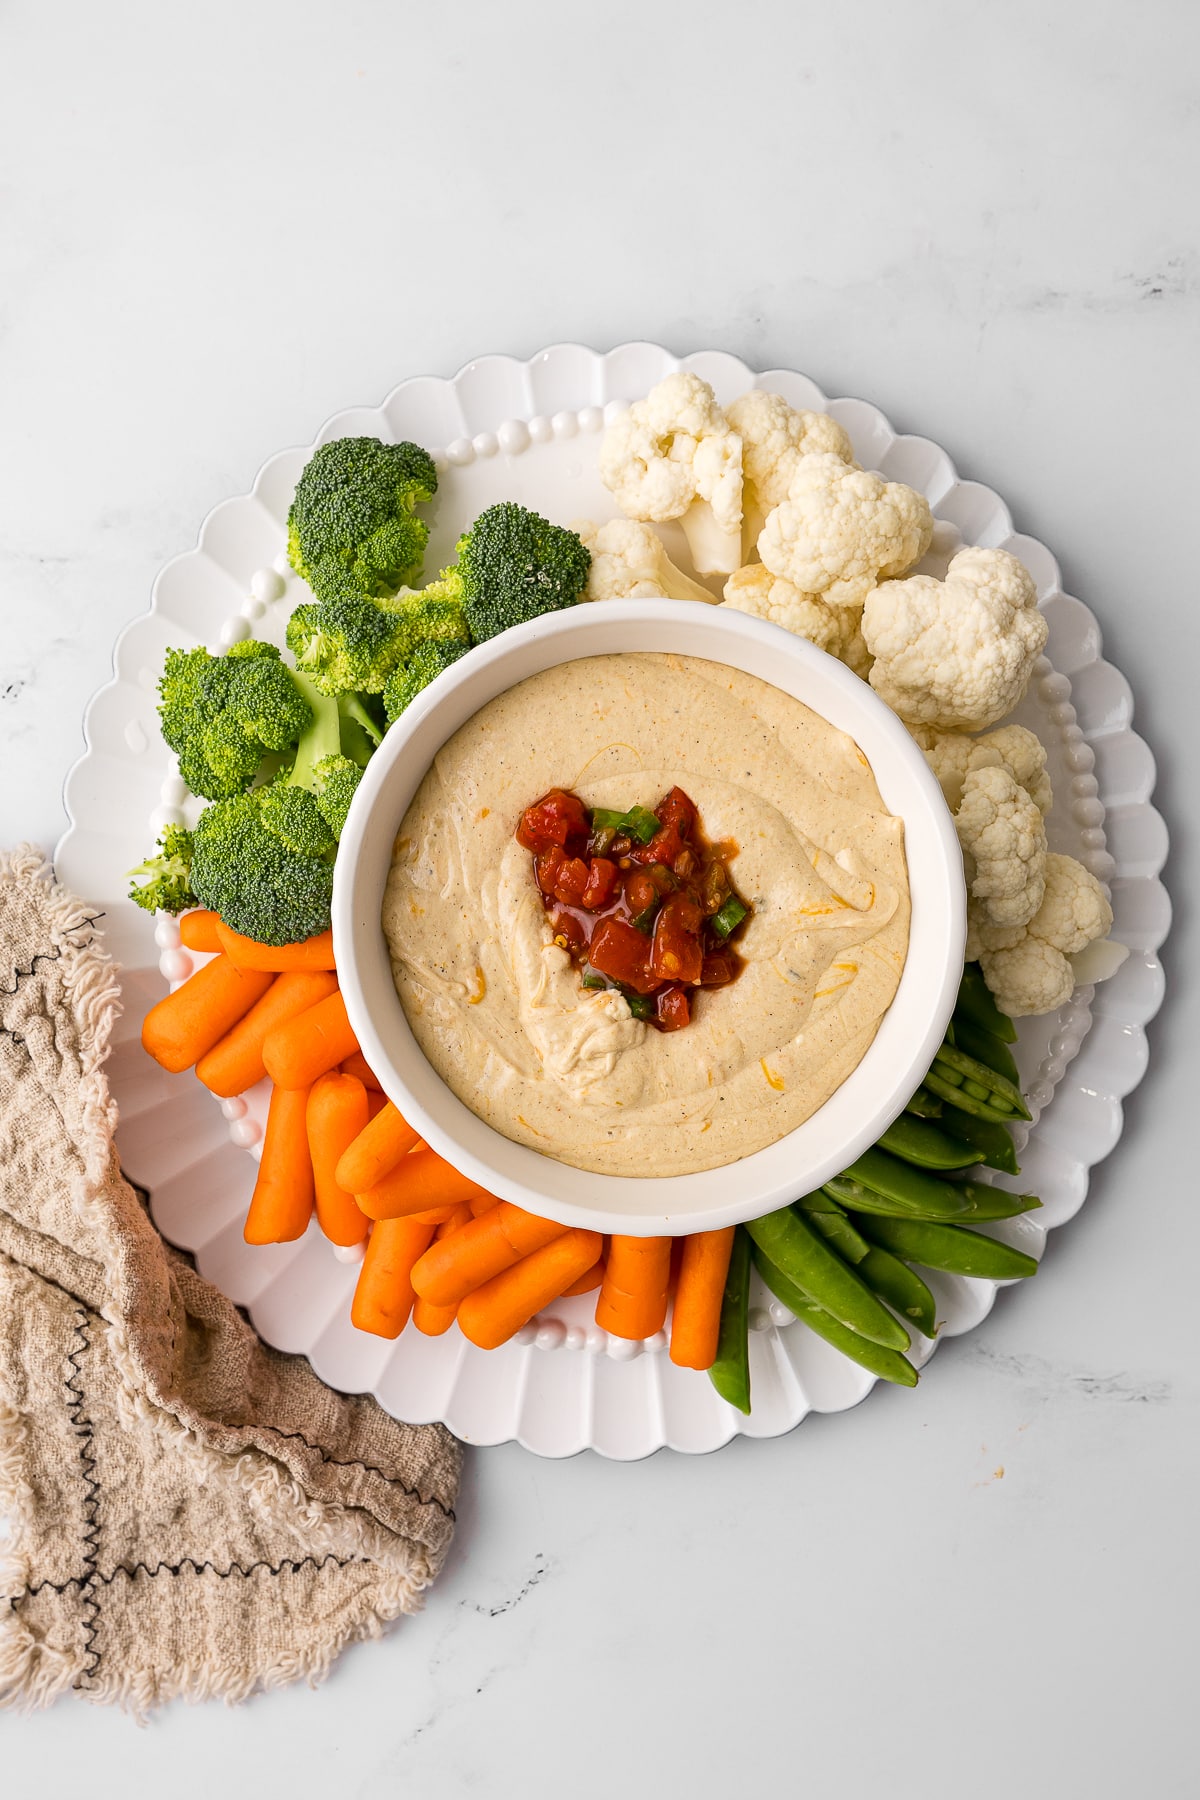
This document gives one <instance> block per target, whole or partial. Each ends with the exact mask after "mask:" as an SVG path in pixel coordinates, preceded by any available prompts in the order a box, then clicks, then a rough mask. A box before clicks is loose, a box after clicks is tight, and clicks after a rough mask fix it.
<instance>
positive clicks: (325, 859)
mask: <svg viewBox="0 0 1200 1800" xmlns="http://www.w3.org/2000/svg"><path fill="white" fill-rule="evenodd" d="M268 795H270V796H271V798H270V799H269V800H268V799H267V796H268ZM292 796H293V798H292V799H291V800H289V801H288V802H286V803H284V802H283V801H282V796H281V795H280V794H279V793H277V792H276V789H275V787H274V785H272V786H270V787H265V788H252V789H251V791H250V792H249V793H248V794H235V795H234V796H233V798H232V799H231V800H214V801H213V803H212V805H211V806H206V807H205V809H204V811H203V812H202V813H201V814H200V818H199V820H198V821H197V824H196V829H195V831H194V833H193V834H192V835H193V846H194V847H193V855H192V885H193V887H194V888H195V890H196V895H197V897H198V899H199V901H200V903H201V905H202V906H209V907H211V908H212V909H213V911H214V912H218V913H220V915H221V917H222V919H224V921H225V923H226V924H227V925H230V926H232V928H233V930H234V931H240V932H242V933H244V935H245V936H246V937H252V938H255V939H257V941H258V942H259V943H260V944H292V943H297V942H299V940H300V939H301V938H308V937H315V936H316V934H317V932H318V931H324V930H325V927H326V926H327V925H328V924H329V906H330V901H331V900H332V897H333V856H332V850H333V837H332V833H331V832H330V830H329V827H328V825H327V824H326V823H325V821H324V819H323V818H322V817H321V814H320V812H319V810H318V808H317V803H316V800H315V799H314V797H313V795H312V794H310V793H308V792H307V790H305V789H301V788H297V789H294V790H292ZM316 844H321V845H322V848H321V849H320V850H315V849H313V848H312V846H314V845H316ZM301 846H305V847H301Z"/></svg>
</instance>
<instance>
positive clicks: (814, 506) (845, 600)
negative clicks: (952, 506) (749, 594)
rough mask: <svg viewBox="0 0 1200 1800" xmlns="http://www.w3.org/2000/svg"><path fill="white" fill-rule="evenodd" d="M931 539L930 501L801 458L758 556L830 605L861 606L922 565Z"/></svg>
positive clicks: (831, 460) (824, 459) (835, 459)
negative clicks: (882, 584)
mask: <svg viewBox="0 0 1200 1800" xmlns="http://www.w3.org/2000/svg"><path fill="white" fill-rule="evenodd" d="M932 537H933V516H932V514H931V513H930V511H929V502H928V501H927V500H926V498H925V496H924V495H923V494H918V493H917V492H916V490H915V489H914V488H910V487H905V485H904V484H903V482H899V481H884V480H883V478H882V477H881V476H879V475H872V474H871V473H870V472H869V471H868V470H866V469H855V468H847V466H846V464H845V463H844V462H843V461H842V459H841V457H839V456H830V455H828V454H826V455H821V456H801V457H799V458H798V459H797V462H796V466H795V469H794V471H793V474H792V477H791V480H790V481H789V483H788V491H787V499H786V500H784V501H782V502H781V503H780V504H779V505H778V506H776V507H775V508H774V510H773V511H772V512H770V513H769V514H768V516H767V522H766V524H765V525H764V526H763V528H762V531H761V532H760V533H759V538H758V554H759V555H760V556H761V557H762V559H763V561H764V562H765V563H766V565H767V567H768V568H769V569H770V570H771V572H772V574H775V575H782V576H784V577H785V579H786V580H788V581H790V582H792V583H793V585H794V586H795V587H798V588H799V589H800V591H801V592H802V593H805V594H819V595H820V597H821V599H822V600H824V601H825V603H826V604H827V605H829V606H861V605H862V604H863V601H864V600H865V599H866V597H867V595H868V594H869V593H870V592H871V590H872V588H874V587H875V585H876V583H877V582H878V581H881V580H887V579H888V578H889V577H890V576H893V575H902V574H903V573H904V571H905V570H906V569H911V568H912V566H913V564H914V563H915V562H919V561H920V560H921V558H922V556H924V554H925V552H926V550H928V548H929V545H930V541H931V539H932Z"/></svg>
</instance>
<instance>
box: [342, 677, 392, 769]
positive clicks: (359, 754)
mask: <svg viewBox="0 0 1200 1800" xmlns="http://www.w3.org/2000/svg"><path fill="white" fill-rule="evenodd" d="M337 705H338V711H339V712H340V714H341V718H342V745H341V748H342V755H343V756H348V757H349V758H350V761H351V762H356V763H357V764H358V766H359V768H360V769H365V768H366V766H367V764H368V763H369V762H370V760H371V757H372V756H373V754H374V752H375V751H376V750H377V749H378V747H379V745H380V744H382V742H383V733H382V731H380V729H379V727H378V725H377V724H376V723H375V721H374V719H373V718H372V717H371V715H370V713H369V712H368V711H367V709H366V707H365V706H364V705H363V703H362V701H361V700H360V699H359V697H358V695H357V694H339V695H338V697H337Z"/></svg>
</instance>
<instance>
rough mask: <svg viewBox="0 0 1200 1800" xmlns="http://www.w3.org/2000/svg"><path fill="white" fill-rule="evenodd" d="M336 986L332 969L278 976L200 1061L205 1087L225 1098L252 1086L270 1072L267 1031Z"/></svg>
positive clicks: (198, 1067)
mask: <svg viewBox="0 0 1200 1800" xmlns="http://www.w3.org/2000/svg"><path fill="white" fill-rule="evenodd" d="M336 987H337V976H336V975H332V974H329V973H315V972H314V973H313V974H307V973H305V972H304V971H303V970H297V971H296V972H295V973H294V974H290V975H280V976H277V977H276V979H275V980H274V981H273V982H272V983H271V986H270V987H269V988H268V989H267V991H266V993H265V994H264V995H263V997H262V999H261V1000H259V1001H257V1002H256V1004H255V1005H254V1006H252V1007H251V1008H250V1011H249V1012H248V1013H247V1014H246V1016H245V1018H244V1019H239V1020H238V1022H237V1024H236V1025H235V1026H234V1028H233V1030H232V1031H227V1032H226V1034H225V1036H224V1037H223V1038H222V1039H221V1041H220V1042H219V1043H217V1044H214V1045H213V1047H212V1049H211V1050H208V1051H206V1052H205V1054H204V1055H203V1056H202V1057H201V1058H200V1061H199V1062H198V1063H197V1064H196V1073H197V1075H198V1076H199V1077H200V1079H201V1081H202V1082H203V1083H204V1085H205V1087H206V1088H208V1089H209V1090H210V1091H211V1092H212V1093H214V1094H219V1095H221V1097H222V1098H223V1099H228V1098H229V1096H230V1095H232V1094H244V1093H245V1091H246V1089H247V1088H252V1087H253V1086H254V1084H255V1082H256V1081H261V1080H262V1078H263V1076H264V1075H265V1074H266V1072H267V1070H266V1065H265V1063H264V1062H263V1056H262V1048H263V1044H264V1042H265V1041H266V1036H267V1033H268V1032H269V1031H274V1029H275V1027H276V1026H277V1025H283V1024H285V1023H286V1021H287V1020H288V1019H294V1018H295V1017H296V1014H297V1013H302V1012H306V1011H307V1010H308V1008H309V1007H310V1006H315V1005H316V1003H317V1001H318V1000H323V999H324V998H325V996H326V994H331V993H332V992H333V990H334V989H335V988H336Z"/></svg>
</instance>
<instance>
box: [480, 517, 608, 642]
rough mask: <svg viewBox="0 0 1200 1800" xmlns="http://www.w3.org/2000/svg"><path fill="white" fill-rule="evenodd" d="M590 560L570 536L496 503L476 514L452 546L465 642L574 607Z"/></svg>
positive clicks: (582, 586) (554, 527)
mask: <svg viewBox="0 0 1200 1800" xmlns="http://www.w3.org/2000/svg"><path fill="white" fill-rule="evenodd" d="M591 564H592V557H591V552H590V551H589V550H588V548H587V546H586V545H585V544H584V543H583V542H582V541H581V540H580V538H579V537H578V536H577V535H576V534H575V532H573V531H567V530H565V529H564V528H563V527H562V526H561V525H551V523H550V522H549V520H548V519H543V518H542V517H541V515H540V513H535V512H530V511H529V510H528V508H527V507H524V506H518V505H517V503H516V501H514V500H502V501H500V503H499V504H498V505H496V506H489V507H488V509H487V511H486V512H482V513H480V515H479V517H478V518H477V519H476V521H475V523H474V524H473V525H472V527H471V529H470V531H468V532H467V534H466V536H465V537H462V538H460V539H459V541H458V565H457V571H458V577H459V580H460V582H461V594H462V604H463V610H464V611H465V613H466V616H467V624H468V626H469V627H470V632H471V640H472V642H473V643H476V644H481V643H483V641H484V640H485V639H486V638H491V637H495V636H496V635H497V633H498V632H501V631H506V630H507V629H508V627H509V626H510V625H523V624H524V623H525V622H526V620H528V619H536V618H538V617H539V615H540V614H542V613H548V612H556V611H557V610H558V609H559V608H560V607H564V606H574V605H575V603H576V601H577V600H578V599H579V597H580V595H581V594H582V592H583V590H584V588H585V586H586V585H587V578H588V570H589V569H590V568H591Z"/></svg>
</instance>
